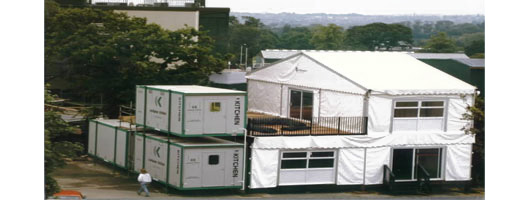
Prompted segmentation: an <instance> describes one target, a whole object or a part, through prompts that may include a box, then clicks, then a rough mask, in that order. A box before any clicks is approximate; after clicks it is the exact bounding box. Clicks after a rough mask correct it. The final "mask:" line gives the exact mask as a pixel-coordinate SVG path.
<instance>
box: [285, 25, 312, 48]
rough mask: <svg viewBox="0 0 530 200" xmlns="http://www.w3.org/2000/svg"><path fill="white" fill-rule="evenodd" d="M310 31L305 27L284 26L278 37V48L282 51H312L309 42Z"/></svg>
mask: <svg viewBox="0 0 530 200" xmlns="http://www.w3.org/2000/svg"><path fill="white" fill-rule="evenodd" d="M310 40H311V30H310V29H309V28H307V27H291V26H289V25H285V26H283V28H282V31H281V35H280V37H279V42H278V48H282V49H314V46H313V45H312V44H311V43H310V42H309V41H310Z"/></svg>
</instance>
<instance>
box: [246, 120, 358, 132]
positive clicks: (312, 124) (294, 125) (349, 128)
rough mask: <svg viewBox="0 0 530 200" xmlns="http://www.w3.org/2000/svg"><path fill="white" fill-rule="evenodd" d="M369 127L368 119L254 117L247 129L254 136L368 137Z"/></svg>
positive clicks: (249, 121)
mask: <svg viewBox="0 0 530 200" xmlns="http://www.w3.org/2000/svg"><path fill="white" fill-rule="evenodd" d="M367 125H368V118H367V117H314V118H312V119H311V120H299V119H292V118H280V117H254V118H249V119H248V127H247V129H248V130H249V135H252V136H307V135H366V134H367Z"/></svg>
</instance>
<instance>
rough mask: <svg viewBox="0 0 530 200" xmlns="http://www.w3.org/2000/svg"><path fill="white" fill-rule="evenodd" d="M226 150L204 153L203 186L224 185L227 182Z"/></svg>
mask: <svg viewBox="0 0 530 200" xmlns="http://www.w3.org/2000/svg"><path fill="white" fill-rule="evenodd" d="M224 161H225V158H224V152H203V153H202V177H203V178H202V186H203V187H214V186H223V185H224V182H225V164H224Z"/></svg>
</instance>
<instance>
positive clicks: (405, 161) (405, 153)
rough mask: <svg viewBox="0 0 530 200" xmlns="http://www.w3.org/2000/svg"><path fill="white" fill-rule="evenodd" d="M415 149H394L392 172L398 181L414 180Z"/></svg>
mask: <svg viewBox="0 0 530 200" xmlns="http://www.w3.org/2000/svg"><path fill="white" fill-rule="evenodd" d="M412 153H413V149H394V152H393V154H392V157H393V158H392V172H393V173H394V175H396V180H410V179H412V166H413V165H414V164H413V163H412V158H413V154H412Z"/></svg>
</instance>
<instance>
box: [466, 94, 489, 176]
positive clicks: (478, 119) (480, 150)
mask: <svg viewBox="0 0 530 200" xmlns="http://www.w3.org/2000/svg"><path fill="white" fill-rule="evenodd" d="M484 105H485V104H484V99H482V98H480V97H477V98H475V104H474V105H468V107H467V113H465V114H464V115H463V119H465V120H472V121H473V127H468V128H465V129H464V130H465V131H466V133H467V134H474V135H475V143H474V144H473V156H472V158H471V159H472V161H471V162H472V166H473V168H472V169H471V177H472V180H473V183H474V184H475V185H482V186H483V185H484V180H485V177H484V174H485V173H484V172H485V171H484V169H485V168H484V166H485V162H484V159H485V156H484V155H485V154H484V153H485V151H484V150H485V142H484V141H485V136H486V135H485V129H484V119H485V116H486V114H485V110H484V108H485V107H484Z"/></svg>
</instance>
